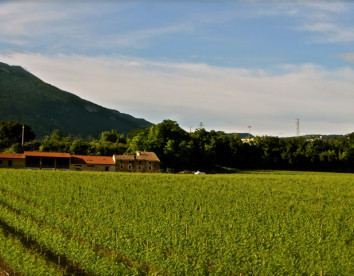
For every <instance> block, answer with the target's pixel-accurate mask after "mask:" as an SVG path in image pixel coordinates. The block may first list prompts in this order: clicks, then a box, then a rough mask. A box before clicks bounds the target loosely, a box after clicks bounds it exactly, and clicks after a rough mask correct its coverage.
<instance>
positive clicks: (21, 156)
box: [0, 152, 25, 159]
mask: <svg viewBox="0 0 354 276" xmlns="http://www.w3.org/2000/svg"><path fill="white" fill-rule="evenodd" d="M0 158H6V159H24V158H25V155H24V154H23V153H2V152H0Z"/></svg>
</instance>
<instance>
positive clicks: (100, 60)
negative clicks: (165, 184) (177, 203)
mask: <svg viewBox="0 0 354 276" xmlns="http://www.w3.org/2000/svg"><path fill="white" fill-rule="evenodd" d="M0 58H1V60H2V61H3V62H6V63H9V64H16V65H21V66H23V67H24V68H26V69H27V70H29V71H30V72H32V73H33V74H35V75H37V76H38V77H39V78H41V79H43V80H44V81H46V82H48V83H51V84H53V85H55V86H57V87H59V88H61V89H63V90H67V91H70V92H72V93H74V94H77V95H79V96H80V97H82V98H85V99H88V100H90V101H93V102H96V103H98V104H100V105H103V106H106V107H109V108H113V109H117V110H119V111H121V112H124V113H129V114H132V115H133V116H137V117H143V118H145V119H147V120H150V121H152V122H154V123H158V122H161V121H162V120H163V119H167V118H169V119H174V120H177V121H178V122H179V123H180V125H181V126H183V127H185V128H186V129H187V128H188V127H189V126H190V125H191V126H195V127H196V126H197V125H198V123H199V122H203V123H204V125H205V126H206V128H207V129H217V130H225V131H236V132H247V131H248V128H247V126H248V125H252V132H253V133H254V134H259V135H265V134H268V135H279V136H284V135H294V134H295V119H296V118H297V117H299V118H300V120H301V127H302V128H301V133H303V134H305V133H322V134H326V133H349V132H352V131H353V127H354V126H353V123H352V118H353V117H354V111H353V109H352V104H353V102H354V94H353V92H352V87H353V84H354V81H353V80H354V71H353V70H352V69H350V68H343V69H338V70H336V71H327V70H325V69H323V68H321V67H318V66H314V65H312V64H307V65H302V66H290V65H289V66H286V67H283V68H280V69H281V70H282V71H283V73H282V74H274V73H272V72H267V71H264V70H258V71H254V70H247V69H242V68H224V67H214V66H209V65H206V64H189V63H186V64H181V63H172V62H171V63H168V62H153V61H150V60H144V59H131V58H126V57H120V56H115V57H105V56H101V57H86V56H70V55H58V56H45V55H39V54H28V53H12V54H11V55H9V54H8V53H7V55H1V54H0Z"/></svg>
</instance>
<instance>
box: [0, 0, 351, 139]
mask: <svg viewBox="0 0 354 276" xmlns="http://www.w3.org/2000/svg"><path fill="white" fill-rule="evenodd" d="M0 62H4V63H7V64H10V65H19V66H22V67H23V68H25V69H26V70H27V71H29V72H31V73H32V74H34V75H36V76H37V77H39V78H40V79H42V80H43V81H45V82H47V83H50V84H52V85H54V86H56V87H58V88H60V89H62V90H65V91H68V92H71V93H74V94H76V95H78V96H79V97H81V98H83V99H86V100H89V101H92V102H94V103H97V104H99V105H102V106H104V107H107V108H111V109H115V110H118V111H120V112H123V113H128V114H131V115H133V116H134V117H138V118H144V119H146V120H148V121H150V122H152V123H155V124H156V123H160V122H162V121H163V120H164V119H170V120H174V121H177V123H178V124H179V125H180V126H181V127H182V128H184V129H186V130H188V131H189V130H190V129H191V130H192V131H193V130H194V129H195V128H198V127H199V125H200V123H201V122H202V123H203V126H204V127H205V129H207V130H212V129H213V130H217V131H218V130H221V131H225V132H238V133H245V132H248V131H249V128H248V126H251V133H252V134H253V135H259V136H264V135H269V136H279V137H285V136H295V135H296V119H297V118H299V122H300V134H301V135H305V134H348V133H351V132H354V108H353V106H354V1H344V0H343V1H340V0H336V1H332V0H328V1H325V0H320V1H316V0H306V1H305V0H285V1H275V0H273V1H272V0H265V1H257V0H248V1H246V0H244V1H241V0H240V1H237V0H229V1H228V0H224V1H211V0H190V1H187V0H182V1H177V0H165V1H162V0H145V1H139V0H133V1H128V0H120V1H113V0H111V1H109V0H103V1H98V0H97V1H94V0H88V1H83V0H82V1H80V0H73V1H69V0H63V1H44V0H43V1H41V0H36V1H35V0H33V1H31V0H29V1H28V0H27V1H16V0H15V1H1V0H0ZM0 86H1V84H0ZM0 89H1V87H0ZM88 123H89V122H88Z"/></svg>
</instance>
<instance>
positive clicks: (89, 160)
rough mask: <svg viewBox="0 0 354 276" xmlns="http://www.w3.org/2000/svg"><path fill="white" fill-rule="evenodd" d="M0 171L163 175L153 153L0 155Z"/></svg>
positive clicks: (32, 153)
mask: <svg viewBox="0 0 354 276" xmlns="http://www.w3.org/2000/svg"><path fill="white" fill-rule="evenodd" d="M0 168H14V169H39V170H76V171H110V172H141V173H144V172H148V173H157V172H160V159H159V158H158V157H157V156H156V154H155V153H154V152H137V153H136V155H126V154H124V155H113V156H89V155H71V154H70V153H60V152H39V151H25V152H24V153H0Z"/></svg>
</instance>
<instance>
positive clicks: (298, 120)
mask: <svg viewBox="0 0 354 276" xmlns="http://www.w3.org/2000/svg"><path fill="white" fill-rule="evenodd" d="M299 136H300V119H299V118H297V119H296V137H299Z"/></svg>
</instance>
